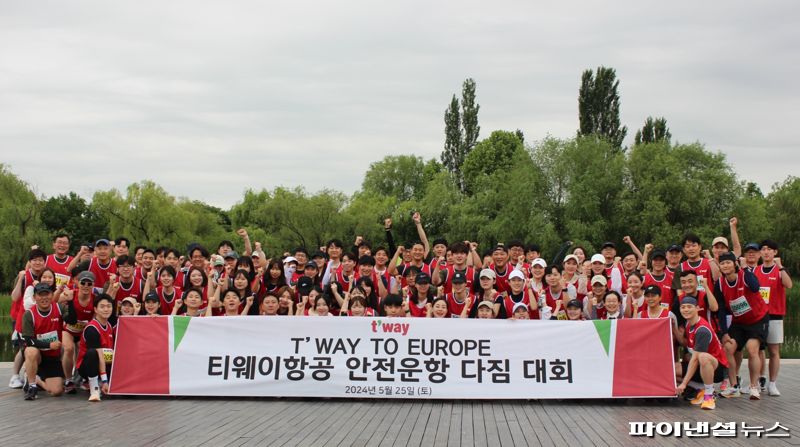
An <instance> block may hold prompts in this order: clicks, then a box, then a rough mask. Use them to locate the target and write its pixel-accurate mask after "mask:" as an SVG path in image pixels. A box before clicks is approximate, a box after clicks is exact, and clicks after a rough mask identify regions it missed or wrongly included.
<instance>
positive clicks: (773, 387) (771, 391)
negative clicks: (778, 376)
mask: <svg viewBox="0 0 800 447" xmlns="http://www.w3.org/2000/svg"><path fill="white" fill-rule="evenodd" d="M768 388H769V395H770V396H780V395H781V392H780V391H778V386H777V385H776V384H775V382H772V383H770V384H769V387H768Z"/></svg>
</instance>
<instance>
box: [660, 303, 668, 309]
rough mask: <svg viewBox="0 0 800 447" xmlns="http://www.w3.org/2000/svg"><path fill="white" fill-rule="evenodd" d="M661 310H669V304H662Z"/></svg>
mask: <svg viewBox="0 0 800 447" xmlns="http://www.w3.org/2000/svg"><path fill="white" fill-rule="evenodd" d="M661 308H662V309H669V304H667V303H661Z"/></svg>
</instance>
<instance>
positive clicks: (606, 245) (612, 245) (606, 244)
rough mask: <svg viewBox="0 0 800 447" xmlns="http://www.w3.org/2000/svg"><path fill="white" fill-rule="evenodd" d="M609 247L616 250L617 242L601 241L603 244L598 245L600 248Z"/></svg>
mask: <svg viewBox="0 0 800 447" xmlns="http://www.w3.org/2000/svg"><path fill="white" fill-rule="evenodd" d="M609 247H610V248H613V249H615V250H616V249H617V244H615V243H613V242H611V241H606V242H603V245H601V246H600V250H602V249H604V248H609Z"/></svg>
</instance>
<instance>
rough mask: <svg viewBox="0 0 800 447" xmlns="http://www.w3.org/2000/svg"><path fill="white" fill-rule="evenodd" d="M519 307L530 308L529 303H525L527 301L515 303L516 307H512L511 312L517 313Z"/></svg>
mask: <svg viewBox="0 0 800 447" xmlns="http://www.w3.org/2000/svg"><path fill="white" fill-rule="evenodd" d="M519 309H525V310H528V305H527V304H525V303H517V304H515V305H514V308H513V309H511V313H515V312H516V311H517V310H519Z"/></svg>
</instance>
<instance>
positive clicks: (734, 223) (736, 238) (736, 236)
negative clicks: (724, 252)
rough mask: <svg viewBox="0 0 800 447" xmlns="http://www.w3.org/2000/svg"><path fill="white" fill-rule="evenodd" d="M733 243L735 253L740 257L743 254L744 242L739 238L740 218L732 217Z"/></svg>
mask: <svg viewBox="0 0 800 447" xmlns="http://www.w3.org/2000/svg"><path fill="white" fill-rule="evenodd" d="M730 225H731V245H732V246H733V247H732V249H733V254H735V255H736V257H737V258H738V257H739V256H741V255H742V242H741V241H740V240H739V231H738V228H739V219H737V218H736V217H731V220H730Z"/></svg>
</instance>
